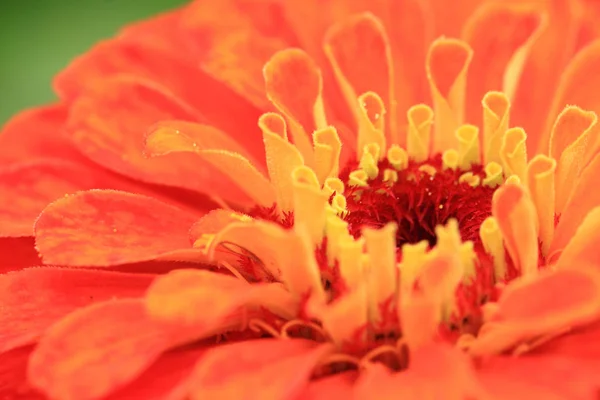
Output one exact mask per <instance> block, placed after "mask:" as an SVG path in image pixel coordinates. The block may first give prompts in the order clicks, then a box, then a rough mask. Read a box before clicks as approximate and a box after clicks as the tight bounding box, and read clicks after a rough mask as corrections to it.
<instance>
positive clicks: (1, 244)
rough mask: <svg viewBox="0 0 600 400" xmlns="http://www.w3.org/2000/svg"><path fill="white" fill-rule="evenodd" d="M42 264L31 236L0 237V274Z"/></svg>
mask: <svg viewBox="0 0 600 400" xmlns="http://www.w3.org/2000/svg"><path fill="white" fill-rule="evenodd" d="M36 265H42V260H41V259H40V257H39V256H38V252H37V251H36V249H35V242H34V240H33V238H32V237H19V238H0V274H1V273H4V272H9V271H16V270H19V269H21V268H25V267H33V266H36Z"/></svg>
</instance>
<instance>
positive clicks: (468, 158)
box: [456, 125, 480, 170]
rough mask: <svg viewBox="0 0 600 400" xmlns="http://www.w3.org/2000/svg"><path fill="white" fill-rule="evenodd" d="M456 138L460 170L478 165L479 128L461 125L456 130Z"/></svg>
mask: <svg viewBox="0 0 600 400" xmlns="http://www.w3.org/2000/svg"><path fill="white" fill-rule="evenodd" d="M456 138H457V139H458V159H459V161H458V164H459V167H460V169H462V170H468V169H470V168H471V165H473V164H479V163H480V160H479V128H477V127H476V126H475V125H462V126H461V127H459V128H458V129H457V130H456Z"/></svg>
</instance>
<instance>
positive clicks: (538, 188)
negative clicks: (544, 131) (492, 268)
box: [527, 154, 556, 255]
mask: <svg viewBox="0 0 600 400" xmlns="http://www.w3.org/2000/svg"><path fill="white" fill-rule="evenodd" d="M555 171H556V161H555V160H554V159H553V158H550V157H548V156H545V155H542V154H538V155H537V156H535V157H534V158H533V159H532V160H531V162H530V163H529V165H528V167H527V185H528V187H529V193H531V199H532V200H533V203H534V204H535V208H536V210H537V217H538V223H539V227H540V231H539V232H540V234H539V238H540V241H541V242H542V254H543V255H547V254H548V250H549V249H550V243H551V242H552V238H553V237H554V196H555V190H554V179H555Z"/></svg>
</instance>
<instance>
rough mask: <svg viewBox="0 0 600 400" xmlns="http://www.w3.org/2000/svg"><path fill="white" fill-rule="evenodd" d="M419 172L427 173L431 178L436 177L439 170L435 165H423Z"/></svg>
mask: <svg viewBox="0 0 600 400" xmlns="http://www.w3.org/2000/svg"><path fill="white" fill-rule="evenodd" d="M419 171H421V172H425V173H426V174H427V175H429V176H435V174H436V172H437V169H435V167H434V166H433V165H429V164H423V165H421V166H420V167H419Z"/></svg>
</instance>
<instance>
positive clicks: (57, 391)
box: [27, 299, 189, 400]
mask: <svg viewBox="0 0 600 400" xmlns="http://www.w3.org/2000/svg"><path fill="white" fill-rule="evenodd" d="M188 335H189V333H188ZM183 336H185V334H184V333H182V332H180V331H178V330H176V329H174V327H166V326H163V325H161V324H158V323H156V322H155V321H153V320H152V319H151V318H150V317H149V316H148V315H147V314H146V311H145V307H144V302H143V300H141V299H140V300H136V299H129V300H125V299H123V300H114V301H109V302H105V303H100V304H96V305H93V306H90V307H87V308H84V309H80V310H78V311H75V312H73V313H71V314H70V315H69V316H67V317H66V318H64V319H63V320H62V321H60V322H58V323H57V324H55V325H53V326H52V327H51V328H50V329H49V330H48V331H47V332H46V334H45V335H44V336H43V337H42V339H41V340H40V342H39V344H38V346H37V347H36V349H35V350H34V352H33V354H32V355H31V358H30V362H29V368H28V373H27V376H28V378H29V381H30V382H31V383H32V385H34V386H35V387H36V388H38V389H40V390H41V391H43V392H44V393H46V394H47V395H48V396H49V397H51V398H60V399H65V400H69V399H72V400H87V399H90V400H91V399H98V398H101V397H103V396H105V395H107V394H109V393H111V392H113V391H114V390H116V389H117V388H119V387H121V386H123V385H125V384H126V383H128V382H129V381H131V380H132V379H134V378H136V377H137V376H139V375H140V374H141V373H142V372H143V371H144V370H145V369H146V368H148V367H149V366H150V365H151V364H152V363H153V362H154V361H156V360H157V359H158V357H159V356H160V355H161V353H162V352H163V351H165V350H166V349H168V348H169V347H171V346H175V345H176V344H177V342H178V339H179V340H181V337H183Z"/></svg>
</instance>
